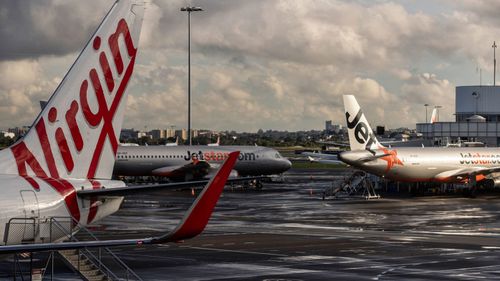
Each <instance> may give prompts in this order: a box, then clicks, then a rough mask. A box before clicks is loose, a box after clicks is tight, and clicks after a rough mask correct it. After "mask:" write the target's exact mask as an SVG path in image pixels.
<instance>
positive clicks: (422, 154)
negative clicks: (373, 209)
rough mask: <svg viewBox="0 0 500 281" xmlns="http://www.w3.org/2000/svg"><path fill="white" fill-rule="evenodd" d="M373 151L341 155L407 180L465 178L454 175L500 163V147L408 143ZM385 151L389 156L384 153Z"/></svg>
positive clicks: (358, 165)
mask: <svg viewBox="0 0 500 281" xmlns="http://www.w3.org/2000/svg"><path fill="white" fill-rule="evenodd" d="M372 152H375V155H374V154H373V153H372ZM372 152H370V151H368V150H357V151H356V150H355V151H346V152H342V153H341V154H340V156H339V158H340V159H341V160H342V161H344V162H345V163H347V164H349V165H352V166H354V167H356V168H359V169H362V170H365V171H367V172H369V173H372V174H375V175H378V176H382V177H385V178H388V179H392V180H397V181H405V182H464V181H465V180H466V179H467V178H466V177H453V176H450V175H453V174H456V172H457V171H459V170H460V169H474V168H476V167H484V168H492V167H498V166H500V149H498V148H485V147H476V148H442V147H425V148H422V147H404V148H398V149H388V148H387V149H386V148H384V149H377V150H372ZM381 155H385V156H383V157H380V156H381ZM377 156H379V157H377ZM454 172H455V173H454ZM478 180H481V178H478Z"/></svg>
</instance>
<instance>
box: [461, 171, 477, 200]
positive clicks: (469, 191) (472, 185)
mask: <svg viewBox="0 0 500 281" xmlns="http://www.w3.org/2000/svg"><path fill="white" fill-rule="evenodd" d="M476 191H477V181H476V175H470V176H469V184H468V188H466V189H464V190H463V192H462V195H463V196H464V197H469V198H476Z"/></svg>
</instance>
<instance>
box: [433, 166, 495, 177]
mask: <svg viewBox="0 0 500 281" xmlns="http://www.w3.org/2000/svg"><path fill="white" fill-rule="evenodd" d="M496 172H500V166H498V167H467V168H461V169H455V170H450V171H446V172H442V173H440V174H438V175H436V178H456V179H467V178H469V177H470V176H475V175H488V174H491V173H496Z"/></svg>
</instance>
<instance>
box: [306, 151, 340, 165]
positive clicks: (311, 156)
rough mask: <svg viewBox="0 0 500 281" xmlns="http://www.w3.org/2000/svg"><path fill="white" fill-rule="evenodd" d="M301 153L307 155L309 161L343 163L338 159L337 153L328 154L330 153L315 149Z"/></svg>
mask: <svg viewBox="0 0 500 281" xmlns="http://www.w3.org/2000/svg"><path fill="white" fill-rule="evenodd" d="M301 154H302V155H305V156H307V159H308V160H309V162H311V163H321V164H343V163H344V162H342V161H340V160H339V158H338V154H337V153H335V154H330V153H321V152H317V151H313V152H302V153H301Z"/></svg>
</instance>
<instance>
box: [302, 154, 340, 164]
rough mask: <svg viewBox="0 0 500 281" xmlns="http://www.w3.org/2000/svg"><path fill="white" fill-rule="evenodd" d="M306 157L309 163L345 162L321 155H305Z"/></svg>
mask: <svg viewBox="0 0 500 281" xmlns="http://www.w3.org/2000/svg"><path fill="white" fill-rule="evenodd" d="M307 158H308V159H309V162H311V163H320V164H332V165H334V164H345V163H344V162H342V161H340V160H335V159H323V158H321V157H311V156H307Z"/></svg>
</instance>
